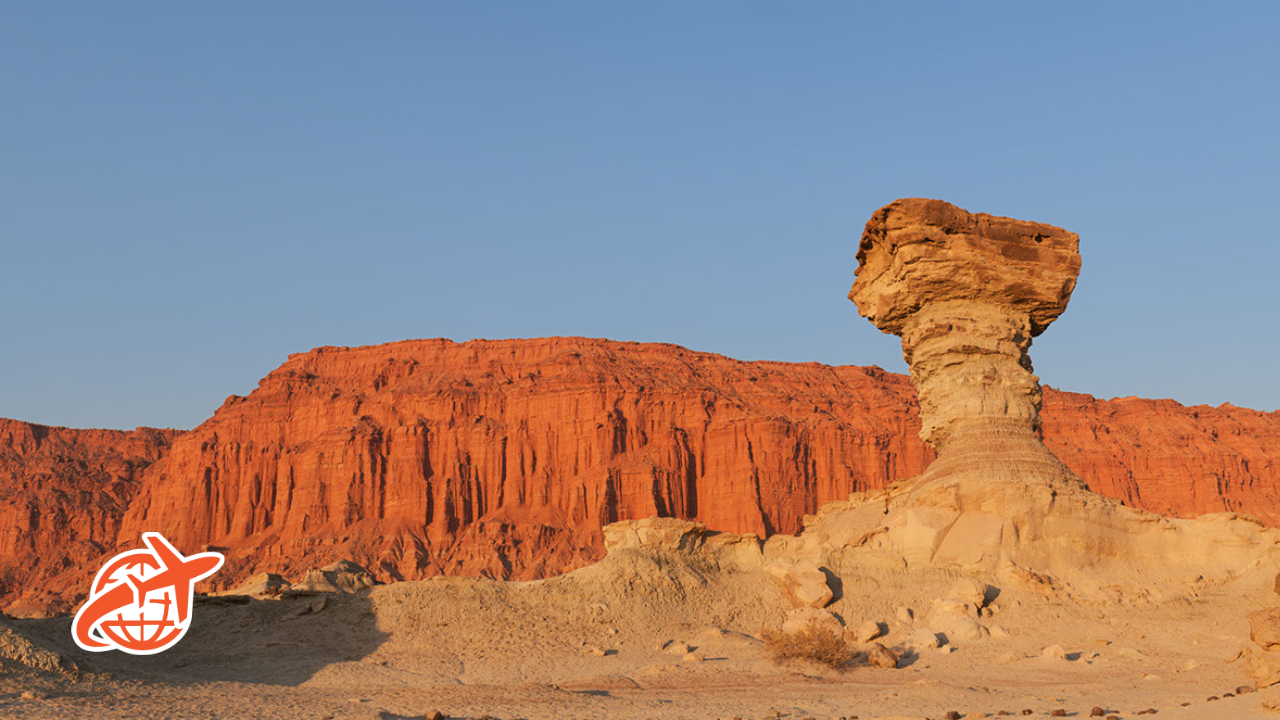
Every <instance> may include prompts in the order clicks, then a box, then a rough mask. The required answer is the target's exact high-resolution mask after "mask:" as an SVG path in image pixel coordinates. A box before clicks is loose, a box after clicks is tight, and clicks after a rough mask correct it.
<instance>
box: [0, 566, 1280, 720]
mask: <svg viewBox="0 0 1280 720" xmlns="http://www.w3.org/2000/svg"><path fill="white" fill-rule="evenodd" d="M642 565H643V566H642ZM1273 577H1274V574H1273V573H1272V574H1270V575H1269V576H1267V575H1265V574H1264V573H1261V572H1259V573H1256V574H1254V575H1251V576H1249V577H1245V578H1240V579H1237V580H1234V581H1232V582H1230V583H1227V584H1222V585H1219V586H1217V587H1209V586H1206V585H1205V584H1204V583H1202V582H1194V581H1189V582H1188V583H1186V585H1185V587H1184V588H1183V589H1182V590H1180V591H1178V592H1167V593H1164V594H1162V595H1161V596H1159V597H1150V596H1148V597H1140V598H1137V599H1133V600H1129V601H1125V602H1121V603H1115V604H1112V605H1111V606H1107V607H1102V606H1094V605H1090V604H1087V603H1083V602H1080V601H1078V600H1073V599H1071V598H1063V597H1056V596H1053V595H1044V594H1037V593H1033V592H1031V591H1030V590H1017V589H1013V588H1009V589H1005V590H1003V591H1002V592H1001V595H1000V597H998V598H997V599H996V601H995V602H994V606H995V613H994V614H993V615H992V616H991V617H990V618H988V619H986V620H985V622H986V624H987V625H988V626H989V627H991V628H992V631H993V632H992V635H991V636H990V637H988V638H985V639H983V640H980V641H975V642H971V643H960V642H956V643H954V644H948V645H946V646H944V647H942V648H939V649H923V648H922V649H920V650H913V649H912V648H911V647H910V646H909V645H908V644H907V639H908V637H909V636H910V634H911V633H912V631H913V629H914V627H913V625H914V621H902V620H899V619H898V618H897V615H896V609H897V608H899V607H910V608H913V609H915V610H916V612H917V616H918V615H919V614H920V613H921V611H923V610H924V609H925V608H926V606H927V604H928V603H929V602H930V601H931V600H932V599H933V598H937V597H942V596H943V595H944V594H945V592H946V589H947V586H948V584H949V583H951V582H953V581H954V579H955V576H954V575H949V574H947V573H942V572H922V571H914V572H905V571H903V572H891V571H870V570H868V571H867V572H866V573H865V574H864V575H863V576H862V577H861V579H860V580H859V581H858V582H856V583H852V582H850V581H849V579H848V578H847V577H846V579H845V581H844V587H843V589H842V593H843V596H842V597H841V598H839V601H838V602H837V603H836V604H835V605H833V606H832V609H834V610H836V611H837V613H838V614H841V615H842V616H843V617H844V619H845V621H846V623H847V624H849V625H850V626H856V625H857V624H858V623H859V622H861V621H863V620H865V619H876V620H878V621H881V622H884V623H885V625H886V626H887V628H888V634H887V636H886V637H885V638H881V642H883V643H884V644H885V645H887V646H889V647H891V648H896V649H898V650H900V651H902V654H903V659H902V663H901V664H902V667H900V668H899V669H897V670H887V669H878V668H872V667H869V666H867V665H865V663H861V662H855V663H854V664H853V665H852V666H850V667H848V668H846V669H844V670H841V671H835V670H831V669H825V668H822V667H820V666H817V665H810V664H799V665H784V666H779V665H776V664H775V663H774V662H773V661H772V660H770V659H768V657H767V655H766V653H765V649H764V647H763V643H762V642H761V640H760V639H759V636H760V631H761V629H762V628H767V627H776V626H778V625H779V624H780V623H781V621H782V618H783V616H784V614H785V609H783V608H782V606H781V605H780V604H779V603H778V602H777V601H776V598H775V597H774V595H776V593H775V592H773V591H772V589H771V588H761V587H759V584H758V577H757V576H754V575H748V574H743V575H741V576H735V575H733V574H732V573H730V574H727V575H726V574H725V573H713V574H709V573H704V572H701V571H700V570H699V569H698V568H697V567H689V566H685V565H682V564H680V563H670V564H665V565H664V564H662V563H661V562H658V563H651V561H645V562H644V563H640V564H637V563H636V562H627V563H620V562H613V563H609V562H605V563H601V564H600V565H599V566H593V567H592V568H587V569H584V570H582V571H578V572H575V573H571V574H569V575H566V576H562V577H559V578H554V579H551V580H546V581H538V582H532V583H501V582H493V581H483V580H480V581H477V580H460V579H447V580H446V579H437V580H432V581H425V582H414V583H398V584H392V585H384V586H378V587H375V588H372V589H369V590H365V591H361V592H359V593H355V594H350V595H333V594H328V595H315V594H302V595H297V596H285V597H283V598H280V599H274V600H256V599H255V600H246V599H235V600H228V599H204V600H202V601H201V602H199V603H198V604H197V605H196V610H195V621H194V624H193V627H192V629H191V631H190V632H189V633H188V635H187V637H186V638H184V639H183V640H182V642H181V643H180V644H179V645H178V646H177V647H175V648H174V649H172V650H170V651H168V652H165V653H162V654H160V655H156V656H151V657H133V656H128V655H124V654H122V653H119V652H108V653H100V654H90V653H84V652H81V651H79V650H78V649H76V648H75V647H74V645H73V644H72V643H71V639H70V632H69V628H70V619H69V618H54V619H46V620H13V621H10V622H11V623H12V627H13V628H14V629H15V630H16V631H18V632H19V633H21V634H22V635H23V636H25V637H27V638H30V639H31V640H32V641H34V642H35V643H36V644H37V645H40V646H43V647H45V648H49V649H52V650H55V651H57V652H60V653H62V654H63V655H64V656H65V657H67V658H69V659H70V660H71V661H72V662H74V663H75V664H76V665H77V666H78V667H79V668H80V671H79V672H78V673H74V674H70V675H67V674H58V673H35V672H18V671H14V670H9V671H7V672H6V673H5V674H4V675H3V676H0V717H6V718H84V717H93V718H102V719H105V718H404V717H408V718H417V717H424V716H428V717H429V716H430V715H431V713H433V712H435V711H439V712H441V713H442V714H443V715H444V716H445V717H451V718H478V717H482V716H486V715H487V716H492V717H495V718H499V719H501V720H507V719H508V718H529V719H531V720H532V719H542V718H547V719H550V718H557V719H560V718H806V717H812V718H844V717H855V716H856V717H859V718H880V717H891V716H905V717H919V718H925V717H927V718H943V717H945V716H946V714H947V712H948V711H956V712H958V713H960V714H961V716H962V717H966V718H974V717H993V716H995V715H996V714H997V713H998V712H999V711H1002V710H1004V711H1009V712H1011V713H1014V714H1017V715H1019V716H1021V712H1022V711H1023V710H1024V709H1030V710H1031V711H1032V713H1031V717H1049V716H1050V713H1051V712H1052V711H1053V710H1055V709H1059V708H1060V709H1063V710H1065V711H1066V717H1089V716H1090V711H1091V709H1092V708H1094V707H1095V706H1097V707H1101V708H1103V709H1104V710H1106V711H1107V714H1109V715H1116V716H1118V717H1133V716H1135V715H1137V714H1138V713H1139V712H1140V711H1144V710H1147V709H1148V708H1150V709H1154V710H1156V711H1157V714H1158V715H1159V716H1160V717H1170V718H1253V717H1259V718H1261V717H1272V716H1273V715H1274V713H1273V712H1272V711H1268V710H1265V709H1264V708H1263V707H1262V704H1261V703H1262V700H1264V699H1267V698H1269V697H1270V695H1268V691H1261V692H1250V693H1247V694H1243V695H1237V696H1232V697H1224V696H1225V695H1226V694H1228V693H1234V692H1235V691H1236V689H1237V688H1238V687H1240V686H1244V685H1251V683H1250V682H1249V680H1248V679H1247V677H1246V675H1245V673H1244V671H1243V669H1242V668H1241V666H1240V663H1239V662H1236V661H1233V657H1234V656H1235V655H1236V654H1237V653H1238V652H1239V651H1240V650H1241V649H1242V648H1243V647H1245V646H1247V645H1248V644H1249V626H1248V622H1247V620H1246V616H1247V614H1248V613H1249V612H1250V611H1252V610H1256V609H1258V608H1261V607H1265V606H1269V605H1274V604H1277V602H1276V600H1277V598H1276V597H1275V596H1274V594H1273V593H1272V589H1271V579H1272V578H1273ZM757 596H759V597H760V598H761V599H759V600H757V599H756V597H757ZM997 628H998V629H997ZM675 644H685V645H688V646H689V651H690V652H689V653H686V652H684V648H680V651H679V652H673V651H672V646H673V645H675ZM1052 645H1060V646H1061V647H1062V650H1063V651H1064V655H1065V657H1044V656H1043V655H1044V650H1045V648H1046V647H1048V646H1052ZM664 646H666V647H665V649H664ZM11 654H12V653H11ZM24 694H25V696H24ZM1214 696H1216V697H1217V698H1221V699H1216V700H1210V698H1211V697H1214Z"/></svg>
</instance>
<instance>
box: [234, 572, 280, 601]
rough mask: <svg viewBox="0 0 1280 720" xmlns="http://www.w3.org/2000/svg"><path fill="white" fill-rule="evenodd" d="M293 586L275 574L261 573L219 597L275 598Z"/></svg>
mask: <svg viewBox="0 0 1280 720" xmlns="http://www.w3.org/2000/svg"><path fill="white" fill-rule="evenodd" d="M290 587H292V585H290V584H289V582H288V581H287V580H285V579H284V578H283V577H280V576H279V575H277V574H275V573H269V572H261V573H258V574H257V575H253V576H251V577H250V578H249V579H248V580H245V581H244V582H242V583H240V585H238V586H236V587H234V588H232V589H230V590H227V591H226V592H222V593H218V594H219V595H248V596H250V597H256V598H262V597H274V596H277V595H279V594H280V593H282V592H284V591H285V590H288V589H289V588H290Z"/></svg>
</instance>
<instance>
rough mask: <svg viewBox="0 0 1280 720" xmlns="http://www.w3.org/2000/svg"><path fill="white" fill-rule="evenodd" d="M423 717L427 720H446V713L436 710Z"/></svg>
mask: <svg viewBox="0 0 1280 720" xmlns="http://www.w3.org/2000/svg"><path fill="white" fill-rule="evenodd" d="M423 717H425V718H426V720H444V713H442V712H440V711H439V710H435V711H432V712H429V713H427V714H426V715H424V716H423Z"/></svg>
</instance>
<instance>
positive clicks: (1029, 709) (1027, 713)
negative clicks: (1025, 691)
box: [1022, 708, 1031, 715]
mask: <svg viewBox="0 0 1280 720" xmlns="http://www.w3.org/2000/svg"><path fill="white" fill-rule="evenodd" d="M1022 714H1023V715H1030V714H1031V708H1023V709H1022Z"/></svg>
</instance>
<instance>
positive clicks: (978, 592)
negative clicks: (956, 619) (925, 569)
mask: <svg viewBox="0 0 1280 720" xmlns="http://www.w3.org/2000/svg"><path fill="white" fill-rule="evenodd" d="M990 592H991V587H990V586H989V585H987V584H986V583H984V582H980V581H978V580H975V579H973V578H960V579H959V580H957V581H956V582H955V584H954V585H952V586H951V590H950V591H948V592H947V597H948V598H949V599H952V600H959V601H960V602H963V603H968V604H969V605H971V606H973V607H974V608H975V609H981V608H983V607H985V606H986V604H987V595H988V593H990Z"/></svg>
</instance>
